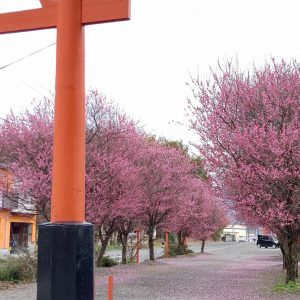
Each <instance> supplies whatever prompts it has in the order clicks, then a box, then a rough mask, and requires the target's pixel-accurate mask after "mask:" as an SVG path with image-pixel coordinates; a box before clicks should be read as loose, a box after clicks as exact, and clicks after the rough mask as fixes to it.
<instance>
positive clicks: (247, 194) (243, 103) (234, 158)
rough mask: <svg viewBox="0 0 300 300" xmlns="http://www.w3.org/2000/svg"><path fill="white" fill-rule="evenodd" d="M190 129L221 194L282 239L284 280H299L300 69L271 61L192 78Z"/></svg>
mask: <svg viewBox="0 0 300 300" xmlns="http://www.w3.org/2000/svg"><path fill="white" fill-rule="evenodd" d="M190 87H191V89H192V92H193V96H194V100H190V101H189V112H190V117H191V127H192V128H193V130H194V131H195V132H196V133H197V135H198V138H199V143H198V149H199V151H200V153H201V154H202V156H203V157H205V158H206V161H207V162H208V164H209V167H210V171H211V172H212V175H213V178H214V184H215V185H216V186H217V187H218V190H219V192H220V193H221V196H222V197H224V198H225V199H228V202H231V203H232V205H233V207H235V209H236V210H237V211H238V213H239V216H242V217H243V219H244V220H245V221H246V222H247V220H248V221H251V222H256V223H258V224H261V225H263V226H265V227H267V228H269V229H271V230H272V231H273V232H276V233H277V235H278V236H279V237H280V240H281V248H282V250H283V254H284V260H285V265H286V268H287V276H286V282H288V281H295V278H296V277H297V274H298V269H297V268H298V258H297V251H296V249H297V237H298V235H299V233H300V193H299V191H300V173H299V170H300V142H299V141H300V121H299V115H300V101H299V99H300V66H299V64H298V63H297V62H296V61H292V62H290V63H287V62H284V61H281V62H280V63H276V62H275V61H274V60H273V61H272V62H271V63H267V64H266V65H265V67H263V68H261V69H254V70H253V72H251V73H250V72H248V73H242V72H240V71H238V70H237V69H236V68H234V67H233V66H232V64H231V63H228V64H227V65H226V66H225V68H223V69H222V68H221V71H220V72H215V73H213V74H212V79H211V80H208V81H206V82H203V81H201V80H200V79H199V78H192V80H191V84H190Z"/></svg>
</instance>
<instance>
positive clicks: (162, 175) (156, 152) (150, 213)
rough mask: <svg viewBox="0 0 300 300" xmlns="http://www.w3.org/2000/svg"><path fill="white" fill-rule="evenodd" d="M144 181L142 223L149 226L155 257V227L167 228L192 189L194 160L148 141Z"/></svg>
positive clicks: (142, 168) (142, 163)
mask: <svg viewBox="0 0 300 300" xmlns="http://www.w3.org/2000/svg"><path fill="white" fill-rule="evenodd" d="M138 166H139V167H140V171H139V175H140V177H141V182H142V187H141V188H142V198H141V209H142V215H141V223H142V224H143V225H144V227H145V228H146V230H147V235H148V239H149V256H150V260H154V259H155V257H154V239H153V234H154V230H155V229H157V230H159V229H160V228H161V227H163V228H165V225H164V223H165V221H166V220H167V217H168V216H169V215H170V214H171V213H172V212H175V211H178V208H179V205H178V203H179V202H180V201H183V200H184V199H185V198H184V194H185V192H187V191H188V187H189V186H188V184H189V182H188V177H189V174H190V172H191V164H190V162H189V160H188V158H187V157H186V156H185V155H183V154H182V152H181V151H180V150H178V149H174V148H172V147H167V146H164V145H161V144H159V143H158V142H156V141H153V140H152V141H148V142H147V143H146V144H145V147H144V151H143V152H141V156H140V157H139V160H138Z"/></svg>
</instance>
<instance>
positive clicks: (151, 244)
mask: <svg viewBox="0 0 300 300" xmlns="http://www.w3.org/2000/svg"><path fill="white" fill-rule="evenodd" d="M153 233H154V228H153V227H152V226H150V227H149V228H148V238H149V258H150V260H152V261H154V260H155V257H154V239H153Z"/></svg>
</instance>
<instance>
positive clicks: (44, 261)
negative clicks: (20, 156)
mask: <svg viewBox="0 0 300 300" xmlns="http://www.w3.org/2000/svg"><path fill="white" fill-rule="evenodd" d="M81 21H82V1H81V0H59V1H57V53H56V57H57V58H56V82H55V90H56V94H55V114H54V149H53V172H52V199H51V223H46V224H42V225H40V226H39V249H38V251H39V254H38V288H37V300H52V299H55V300H65V299H87V300H92V299H93V298H94V279H93V277H94V257H93V256H94V229H93V225H92V224H89V223H85V222H84V219H85V96H84V28H83V26H82V22H81ZM79 282H80V284H79Z"/></svg>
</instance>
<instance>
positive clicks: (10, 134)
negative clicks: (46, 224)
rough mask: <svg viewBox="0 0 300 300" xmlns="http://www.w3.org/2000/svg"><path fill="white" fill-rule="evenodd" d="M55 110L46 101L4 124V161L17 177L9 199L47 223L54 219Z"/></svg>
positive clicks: (0, 143)
mask: <svg viewBox="0 0 300 300" xmlns="http://www.w3.org/2000/svg"><path fill="white" fill-rule="evenodd" d="M52 107H53V103H52V101H51V100H48V99H44V101H41V102H35V104H34V106H33V109H32V110H26V111H24V112H22V113H20V114H19V115H15V114H14V113H13V112H11V113H10V114H9V115H7V116H6V117H5V118H4V119H2V120H1V123H0V157H1V160H2V162H4V163H5V164H6V166H7V168H8V169H9V170H10V172H11V174H12V176H13V188H12V189H10V190H9V191H5V195H6V196H7V197H9V198H10V199H11V200H12V201H16V202H18V205H20V206H22V207H23V208H24V209H26V210H28V211H31V212H35V211H37V213H38V214H40V215H41V216H42V217H43V219H44V220H46V221H49V219H50V205H49V204H50V196H51V170H52V136H53V111H52ZM32 204H33V205H32Z"/></svg>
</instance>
